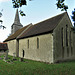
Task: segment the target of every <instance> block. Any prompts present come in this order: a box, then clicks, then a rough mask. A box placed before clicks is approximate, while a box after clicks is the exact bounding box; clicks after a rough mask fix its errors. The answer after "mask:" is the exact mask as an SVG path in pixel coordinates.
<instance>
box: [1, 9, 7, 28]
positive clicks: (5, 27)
mask: <svg viewBox="0 0 75 75" xmlns="http://www.w3.org/2000/svg"><path fill="white" fill-rule="evenodd" d="M2 11H3V9H2V10H1V12H0V18H1V17H2ZM0 23H1V24H2V23H3V21H2V20H0ZM0 28H3V29H5V28H6V27H5V26H3V25H0Z"/></svg>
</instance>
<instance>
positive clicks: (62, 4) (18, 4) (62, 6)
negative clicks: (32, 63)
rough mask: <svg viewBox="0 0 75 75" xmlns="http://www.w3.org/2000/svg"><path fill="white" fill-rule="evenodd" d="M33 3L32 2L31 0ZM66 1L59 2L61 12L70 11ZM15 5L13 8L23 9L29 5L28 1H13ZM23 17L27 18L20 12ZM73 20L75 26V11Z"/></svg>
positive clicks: (58, 0)
mask: <svg viewBox="0 0 75 75" xmlns="http://www.w3.org/2000/svg"><path fill="white" fill-rule="evenodd" d="M29 1H32V0H29ZM64 1H66V0H57V3H56V5H57V9H58V8H60V9H61V11H67V10H68V5H65V2H64ZM12 3H13V8H21V7H22V6H24V5H27V0H12ZM20 14H21V16H25V14H24V12H23V11H22V10H20ZM72 20H73V21H74V25H75V9H74V11H72Z"/></svg>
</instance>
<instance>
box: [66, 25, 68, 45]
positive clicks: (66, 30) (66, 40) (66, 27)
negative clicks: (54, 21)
mask: <svg viewBox="0 0 75 75" xmlns="http://www.w3.org/2000/svg"><path fill="white" fill-rule="evenodd" d="M66 46H68V26H67V25H66Z"/></svg>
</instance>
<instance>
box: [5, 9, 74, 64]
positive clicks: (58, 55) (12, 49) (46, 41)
mask: <svg viewBox="0 0 75 75" xmlns="http://www.w3.org/2000/svg"><path fill="white" fill-rule="evenodd" d="M72 28H73V25H72V23H71V21H70V18H69V16H68V13H67V12H64V13H62V14H59V15H56V16H54V17H52V18H49V19H46V20H44V21H41V22H39V23H37V24H34V25H33V24H32V23H31V24H29V25H26V26H24V27H23V25H22V24H21V23H20V19H19V13H18V9H17V11H16V15H15V19H14V23H13V24H12V26H11V35H10V36H9V37H8V38H7V39H6V40H5V41H4V42H6V43H7V44H8V49H9V53H8V54H9V55H12V56H13V54H14V53H15V56H16V57H21V58H25V59H30V60H35V61H41V62H48V63H56V62H59V61H68V60H75V50H74V49H75V48H74V47H75V43H74V38H75V33H74V32H73V30H72Z"/></svg>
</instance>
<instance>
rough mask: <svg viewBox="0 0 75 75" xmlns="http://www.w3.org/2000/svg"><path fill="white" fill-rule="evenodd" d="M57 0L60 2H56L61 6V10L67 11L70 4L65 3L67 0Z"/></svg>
mask: <svg viewBox="0 0 75 75" xmlns="http://www.w3.org/2000/svg"><path fill="white" fill-rule="evenodd" d="M57 1H58V2H57V3H56V5H57V8H60V9H61V11H64V10H65V11H67V9H68V6H67V5H65V3H64V1H65V0H57Z"/></svg>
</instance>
